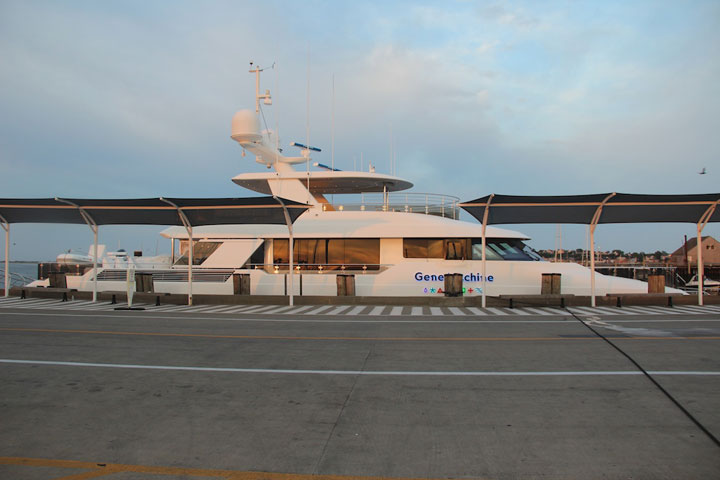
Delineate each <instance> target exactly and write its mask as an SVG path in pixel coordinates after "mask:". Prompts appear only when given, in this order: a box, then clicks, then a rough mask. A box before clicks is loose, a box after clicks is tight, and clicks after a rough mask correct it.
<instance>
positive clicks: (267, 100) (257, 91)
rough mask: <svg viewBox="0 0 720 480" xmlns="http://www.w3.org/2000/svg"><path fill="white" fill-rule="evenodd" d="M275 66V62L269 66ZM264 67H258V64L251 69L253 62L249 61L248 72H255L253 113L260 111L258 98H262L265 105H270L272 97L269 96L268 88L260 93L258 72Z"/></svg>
mask: <svg viewBox="0 0 720 480" xmlns="http://www.w3.org/2000/svg"><path fill="white" fill-rule="evenodd" d="M273 67H275V63H273V64H272V66H271V67H270V68H273ZM264 70H265V69H264V68H260V65H258V66H256V67H255V69H254V70H253V62H250V70H249V72H250V73H254V74H255V113H260V100H261V99H262V100H263V103H264V104H265V105H272V97H270V90H265V93H264V94H262V95H260V72H262V71H264Z"/></svg>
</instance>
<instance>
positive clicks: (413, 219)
mask: <svg viewBox="0 0 720 480" xmlns="http://www.w3.org/2000/svg"><path fill="white" fill-rule="evenodd" d="M251 72H254V73H255V74H256V75H258V76H259V72H260V70H259V69H256V70H251ZM258 83H259V82H256V85H257V84H258ZM269 98H270V97H269V92H266V93H265V94H264V95H261V94H260V92H259V90H257V91H256V99H257V100H256V102H257V103H256V109H255V111H252V110H242V111H239V112H237V113H236V114H235V115H234V117H233V119H232V130H231V138H232V139H233V140H235V141H236V142H238V143H239V144H240V145H241V146H242V147H243V149H244V150H245V151H247V152H249V153H251V154H253V155H254V156H255V160H256V162H258V163H260V164H263V165H265V166H266V167H267V168H268V170H269V171H267V172H263V173H243V174H240V175H237V176H236V177H234V178H233V179H232V181H233V182H234V183H236V184H237V185H239V186H241V187H244V188H247V189H250V190H252V191H254V192H258V193H261V194H265V195H268V194H269V195H274V196H277V197H280V198H283V199H288V200H294V201H297V202H302V203H306V204H309V205H311V208H310V209H308V210H307V211H306V212H305V213H303V214H302V215H301V216H300V217H299V218H298V219H297V221H296V222H295V223H294V225H293V226H292V242H293V244H294V245H293V258H292V262H290V255H289V244H290V238H291V237H290V234H289V229H288V228H287V227H286V226H279V225H222V226H205V227H196V228H194V229H193V233H192V238H193V242H194V243H193V252H194V253H193V267H192V270H193V274H192V292H193V293H194V294H233V293H249V294H251V295H287V294H289V293H290V292H289V291H288V289H289V288H290V286H292V290H293V291H292V294H293V295H321V296H335V295H337V294H338V289H339V287H338V285H339V282H338V275H339V274H341V275H348V276H350V275H351V276H352V278H353V286H354V294H355V295H358V296H407V297H416V296H442V295H444V294H445V293H446V292H445V291H444V290H443V289H444V277H445V275H446V274H448V273H459V274H461V276H462V280H463V282H462V286H463V294H464V295H466V296H477V295H481V294H482V293H483V288H485V295H488V296H499V295H503V294H507V295H512V294H514V295H518V294H530V295H532V294H540V293H541V282H542V274H546V273H555V274H561V293H563V294H574V295H590V294H591V275H590V271H589V269H587V268H585V267H583V266H581V265H578V264H574V263H552V262H547V261H544V260H542V259H541V258H540V256H539V255H538V254H537V253H535V252H534V251H533V250H532V249H531V248H530V247H528V246H527V245H526V244H525V241H526V240H528V238H527V237H526V236H525V235H524V234H522V233H519V232H517V231H513V230H506V229H501V228H495V227H487V230H486V232H485V233H486V249H485V250H486V260H487V263H486V265H487V267H486V273H485V275H486V277H485V278H484V279H483V273H482V272H483V270H482V261H481V258H482V233H483V232H482V227H481V225H480V224H478V223H471V222H466V221H461V220H459V219H458V216H459V207H458V203H459V199H458V198H456V197H450V196H444V195H434V194H424V193H406V191H407V190H408V189H410V188H411V187H412V183H410V182H409V181H407V180H404V179H401V178H398V177H396V176H392V175H386V174H383V173H377V172H375V171H374V169H373V168H372V167H370V168H369V171H367V172H359V171H340V170H337V169H334V168H330V167H326V166H323V165H319V164H313V162H312V158H311V154H312V152H313V151H319V149H316V148H313V147H310V146H306V145H301V144H293V146H296V147H299V148H300V155H299V156H295V157H290V156H286V155H285V154H284V153H283V151H282V149H280V148H278V145H277V139H276V138H274V134H273V133H272V132H269V131H261V129H260V120H259V111H260V100H261V99H265V101H266V102H265V103H268V101H269ZM244 153H245V152H243V155H244ZM298 165H299V166H300V167H301V168H297V169H296V168H295V167H296V166H298ZM310 165H313V167H314V168H313V169H312V170H311V169H310V168H309V167H310ZM161 235H162V236H164V237H166V238H168V239H171V241H172V245H173V248H172V250H173V255H172V256H171V257H170V258H159V257H158V258H153V259H151V261H147V260H148V259H146V258H145V257H142V256H134V255H124V256H123V255H119V254H118V253H117V252H114V253H112V254H106V255H101V258H102V261H101V266H100V267H99V268H98V275H97V280H98V282H97V288H98V291H116V290H124V289H125V288H126V283H125V282H126V272H127V269H128V267H129V266H131V267H132V268H134V269H135V270H136V272H138V273H143V272H144V273H149V274H152V279H153V282H152V283H153V288H154V291H155V292H157V293H187V292H188V265H187V264H188V257H187V255H186V252H187V251H188V239H189V237H188V233H187V231H186V229H185V228H183V227H170V228H167V229H166V230H164V231H163V232H162V233H161ZM178 244H179V255H177V256H176V255H175V251H176V250H178V249H176V246H177V245H178ZM291 264H292V269H293V272H292V273H293V274H292V277H293V280H292V281H288V277H289V275H288V274H289V270H290V266H291ZM594 276H595V294H596V295H606V294H608V293H647V291H648V287H647V284H646V283H645V282H641V281H636V280H630V279H625V278H619V277H612V276H605V275H601V274H598V273H595V274H594ZM238 277H240V278H244V280H243V282H244V283H245V285H246V287H245V289H244V291H242V292H240V291H239V289H238V284H239V281H238ZM248 279H249V285H248V281H247V280H248ZM66 281H67V287H68V288H77V289H79V290H92V289H93V271H92V269H89V270H87V271H86V272H85V273H84V274H83V275H68V276H67V277H66ZM34 285H35V286H39V285H48V280H40V281H38V282H36V283H35V284H34Z"/></svg>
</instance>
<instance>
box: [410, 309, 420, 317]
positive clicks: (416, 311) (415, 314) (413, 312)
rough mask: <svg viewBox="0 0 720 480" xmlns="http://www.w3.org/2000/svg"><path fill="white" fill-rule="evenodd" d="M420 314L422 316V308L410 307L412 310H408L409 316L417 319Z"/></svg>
mask: <svg viewBox="0 0 720 480" xmlns="http://www.w3.org/2000/svg"><path fill="white" fill-rule="evenodd" d="M422 314H423V309H422V307H412V309H411V310H410V315H413V316H416V317H417V316H418V315H422Z"/></svg>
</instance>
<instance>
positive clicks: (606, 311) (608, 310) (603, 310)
mask: <svg viewBox="0 0 720 480" xmlns="http://www.w3.org/2000/svg"><path fill="white" fill-rule="evenodd" d="M595 309H597V310H598V313H599V314H600V315H620V314H621V313H622V309H620V308H617V307H595Z"/></svg>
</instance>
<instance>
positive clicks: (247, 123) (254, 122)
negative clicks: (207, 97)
mask: <svg viewBox="0 0 720 480" xmlns="http://www.w3.org/2000/svg"><path fill="white" fill-rule="evenodd" d="M230 138H232V139H233V140H235V141H236V142H238V143H241V144H242V143H249V142H252V143H257V142H260V141H261V140H262V134H261V133H260V122H259V121H258V117H257V115H255V113H254V112H253V111H252V110H240V111H238V112H236V113H235V115H233V118H232V128H231V134H230Z"/></svg>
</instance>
